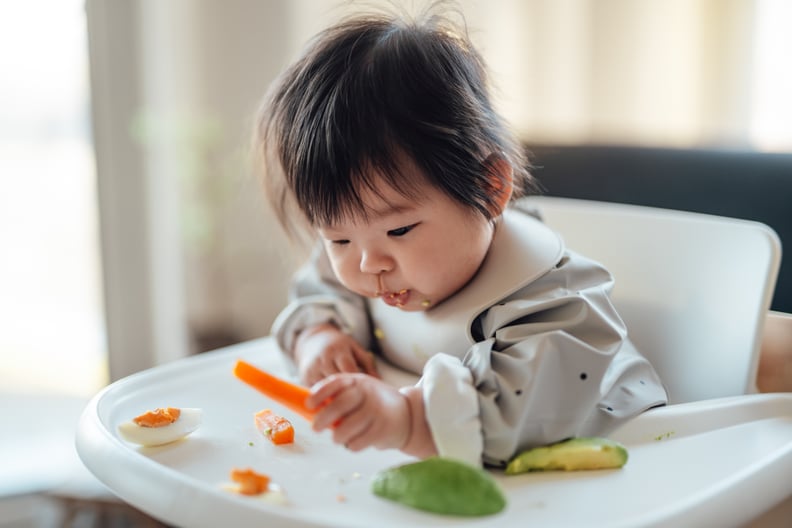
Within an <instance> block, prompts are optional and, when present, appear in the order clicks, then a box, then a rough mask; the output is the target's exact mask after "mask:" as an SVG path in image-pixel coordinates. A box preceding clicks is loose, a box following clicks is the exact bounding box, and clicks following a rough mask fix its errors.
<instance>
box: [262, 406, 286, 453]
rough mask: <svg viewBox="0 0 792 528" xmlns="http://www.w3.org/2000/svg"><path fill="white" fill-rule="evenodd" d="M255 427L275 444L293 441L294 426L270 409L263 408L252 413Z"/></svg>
mask: <svg viewBox="0 0 792 528" xmlns="http://www.w3.org/2000/svg"><path fill="white" fill-rule="evenodd" d="M254 420H255V423H256V428H257V429H258V430H259V431H260V432H261V434H263V435H264V436H266V437H267V438H269V439H270V441H272V443H273V444H275V445H282V444H291V443H294V427H293V426H292V424H291V422H290V421H289V420H287V419H286V418H284V417H282V416H278V415H277V414H275V413H273V412H272V411H271V410H270V409H264V410H262V411H259V412H257V413H256V414H255V415H254Z"/></svg>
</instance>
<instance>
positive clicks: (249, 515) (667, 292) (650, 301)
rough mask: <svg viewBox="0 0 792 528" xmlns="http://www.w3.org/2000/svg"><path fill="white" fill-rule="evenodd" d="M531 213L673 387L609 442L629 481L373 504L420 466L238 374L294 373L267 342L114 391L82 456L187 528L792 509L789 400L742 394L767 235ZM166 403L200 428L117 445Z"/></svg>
mask: <svg viewBox="0 0 792 528" xmlns="http://www.w3.org/2000/svg"><path fill="white" fill-rule="evenodd" d="M528 202H529V203H531V204H534V205H536V206H537V207H538V208H539V209H540V210H541V212H542V213H543V215H544V217H545V219H546V221H547V223H548V224H549V225H550V226H551V227H554V228H556V229H557V230H558V231H559V232H560V233H561V234H562V236H563V237H564V238H565V239H566V241H567V243H568V245H569V246H570V247H573V248H574V249H575V250H577V251H579V252H581V253H584V254H587V255H588V256H590V257H593V258H596V259H599V260H601V261H602V262H603V263H604V264H606V265H607V266H608V267H609V268H610V269H611V271H612V272H613V274H614V276H615V277H616V285H615V289H614V300H615V302H616V304H617V306H618V307H619V309H620V310H621V313H622V315H623V316H624V317H625V319H626V320H627V323H628V326H629V328H630V332H631V336H632V338H633V339H634V341H635V343H636V344H637V345H638V347H639V348H640V349H641V350H642V351H643V352H644V353H645V354H646V355H647V356H648V357H649V358H650V359H651V360H652V361H653V362H654V364H655V365H656V367H657V369H658V371H659V373H660V375H661V376H662V377H663V379H664V380H665V382H666V384H667V385H668V389H669V391H670V397H671V402H672V404H671V405H668V406H665V407H661V408H657V409H653V410H651V411H648V412H646V413H644V414H642V415H640V416H638V417H637V418H635V419H634V420H632V421H630V422H628V423H627V424H625V425H624V426H622V427H621V428H619V429H618V430H617V431H615V432H614V434H613V435H612V438H614V439H616V440H618V441H621V442H622V443H624V444H625V446H626V447H627V449H628V452H629V461H628V463H627V464H626V465H625V466H624V467H623V468H621V469H619V470H613V471H607V470H606V471H584V472H547V473H528V474H523V475H517V476H506V475H503V474H502V473H501V472H499V471H492V474H493V476H494V477H495V479H496V481H497V482H498V483H499V485H500V486H501V487H502V488H503V490H504V492H505V493H506V495H507V500H508V505H507V508H506V510H504V511H503V512H501V513H500V514H498V515H496V516H494V517H489V518H483V519H465V518H453V517H445V516H437V515H431V514H426V513H422V512H418V511H415V510H411V509H409V508H405V507H403V506H400V505H397V504H393V503H390V502H388V501H384V500H382V499H379V498H377V497H375V496H374V495H373V494H372V493H371V489H370V479H371V477H372V476H373V475H374V474H375V473H376V472H377V471H379V470H381V469H384V468H387V467H392V466H395V465H398V464H401V463H404V462H408V461H412V460H414V459H412V458H410V457H407V456H406V455H402V454H401V453H398V452H394V451H376V450H366V451H363V452H360V453H351V452H349V451H347V450H345V449H344V448H343V447H341V446H337V445H335V444H333V443H332V442H331V440H330V438H329V435H328V434H327V433H323V434H316V433H314V432H313V431H312V430H311V428H310V425H309V424H308V423H307V422H306V421H304V420H302V419H301V418H300V417H299V416H296V415H294V413H291V412H290V411H288V409H286V408H285V407H282V406H280V405H279V404H277V403H276V402H273V401H271V400H269V399H267V398H266V397H264V396H262V395H261V394H259V393H258V392H256V391H254V390H253V389H251V388H250V387H247V386H246V385H244V384H243V383H241V382H240V381H239V380H236V379H235V378H234V376H233V374H232V370H233V366H234V364H235V362H236V360H237V359H244V360H246V361H249V362H251V363H254V364H257V365H258V366H259V367H260V368H263V369H266V370H268V371H270V372H273V373H275V374H278V375H281V376H288V370H287V369H286V366H285V364H284V363H283V360H282V358H281V355H280V354H279V353H278V352H277V350H276V348H275V344H274V341H273V340H272V338H269V337H267V338H261V339H257V340H253V341H249V342H246V343H242V344H239V345H236V346H233V347H228V348H225V349H221V350H217V351H214V352H209V353H205V354H202V355H200V356H195V357H191V358H187V359H183V360H179V361H175V362H172V363H170V364H166V365H162V366H159V367H155V368H153V369H150V370H148V371H145V372H141V373H138V374H135V375H133V376H129V377H128V378H125V379H122V380H119V381H117V382H115V383H114V384H112V385H110V386H109V387H107V388H106V389H105V390H104V391H102V392H101V393H100V394H98V395H97V396H96V397H95V398H94V399H93V400H92V401H91V403H90V404H89V405H88V407H87V408H86V409H85V411H84V413H83V416H82V419H81V420H80V425H79V428H78V432H77V450H78V452H79V454H80V457H81V458H82V459H83V461H84V463H85V464H86V466H87V467H88V468H89V469H90V470H91V471H92V472H93V473H94V474H95V475H96V476H97V477H98V478H99V479H100V480H101V481H102V482H104V483H105V484H106V485H107V486H108V487H109V488H110V489H111V490H112V491H113V492H114V493H116V494H117V495H118V496H119V497H121V498H122V499H124V500H125V501H127V502H129V503H130V504H132V505H134V506H135V507H137V508H139V509H141V510H143V511H145V512H147V513H149V514H151V515H153V516H154V517H157V518H159V519H161V520H163V521H165V522H166V523H168V524H173V525H177V526H182V527H187V528H194V527H215V526H222V525H233V526H238V527H246V526H261V525H264V524H268V525H271V526H282V527H298V526H299V527H345V528H355V527H359V528H363V527H370V526H378V527H386V528H387V527H393V528H395V527H402V526H452V525H453V526H457V525H462V526H468V525H471V526H493V525H497V526H499V527H502V528H506V527H522V526H526V525H531V526H543V527H554V526H587V527H600V526H607V527H624V528H636V527H649V526H651V527H663V528H664V527H669V526H673V527H675V528H677V527H685V526H690V527H699V526H718V527H729V526H734V527H737V526H745V525H746V524H747V523H751V522H753V521H754V520H755V519H756V518H757V517H759V516H760V515H762V514H763V513H764V512H766V511H768V510H771V509H773V508H775V507H776V505H778V504H781V503H783V502H784V501H785V500H786V499H788V498H789V497H792V394H751V393H752V392H754V386H753V380H754V378H755V374H756V368H757V360H758V356H757V350H758V340H759V334H760V331H761V328H762V322H763V320H764V314H765V312H766V311H767V307H768V305H769V299H770V292H771V291H772V289H773V284H774V281H775V276H776V273H777V269H778V263H779V254H780V250H779V245H778V241H777V239H776V237H775V236H774V234H773V233H772V231H770V230H769V229H768V228H767V227H765V226H762V225H760V224H756V223H751V222H744V221H738V220H730V219H723V218H715V217H708V216H703V215H697V214H688V213H678V212H672V211H660V210H656V209H648V208H640V207H631V206H620V205H612V204H603V203H591V202H580V201H573V200H564V199H553V198H545V197H541V198H531V199H529V200H528ZM380 372H381V374H382V376H383V378H384V379H386V380H388V381H390V382H393V383H394V384H403V383H410V382H412V381H415V379H414V378H411V377H409V376H406V375H405V374H404V373H403V372H400V371H396V370H395V369H394V368H393V367H388V366H387V365H385V364H380ZM162 406H175V407H200V408H202V409H203V410H204V416H205V420H204V424H203V425H202V426H201V428H200V429H199V430H198V431H196V432H195V433H193V434H192V435H191V436H190V437H188V438H187V439H186V440H185V441H181V442H177V443H174V444H169V445H165V446H161V447H156V448H140V447H135V446H133V445H130V444H127V443H125V442H123V441H122V440H121V438H120V437H119V436H118V433H117V427H118V425H119V424H120V423H122V422H124V421H126V420H129V419H130V418H131V417H132V416H135V415H137V414H139V413H141V412H143V411H144V410H146V409H150V408H153V407H162ZM266 407H268V408H271V409H272V410H273V411H274V412H276V413H280V414H282V415H284V416H286V417H288V418H290V419H291V421H292V423H293V424H294V427H295V438H296V439H297V442H296V443H295V445H294V446H290V447H287V448H284V447H278V446H273V445H272V444H271V443H270V442H268V441H267V440H266V439H264V438H263V437H262V435H261V434H260V433H259V432H258V431H256V428H255V426H254V424H253V414H254V413H255V412H256V411H259V410H261V409H262V408H266ZM233 467H251V468H253V469H255V470H257V471H260V472H263V473H266V474H268V475H269V476H271V477H272V479H273V481H274V482H276V483H277V484H279V485H280V486H281V487H282V488H283V490H284V491H285V493H286V496H287V497H288V503H287V504H270V503H266V502H264V501H261V500H255V499H251V498H246V497H240V496H238V495H235V494H233V493H230V492H228V491H227V490H224V489H223V488H222V484H223V482H224V481H226V480H228V474H229V472H230V470H231V469H232V468H233ZM787 502H788V501H787ZM782 515H783V514H782ZM786 521H788V518H786V517H782V518H781V521H780V522H781V524H774V525H773V526H779V527H780V526H786V525H787V524H786ZM751 526H752V528H753V526H754V525H751ZM762 526H766V525H762Z"/></svg>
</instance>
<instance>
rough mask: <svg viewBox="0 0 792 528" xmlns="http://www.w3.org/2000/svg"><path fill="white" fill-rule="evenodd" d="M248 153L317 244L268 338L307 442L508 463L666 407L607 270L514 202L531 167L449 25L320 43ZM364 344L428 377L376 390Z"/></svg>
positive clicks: (376, 20)
mask: <svg viewBox="0 0 792 528" xmlns="http://www.w3.org/2000/svg"><path fill="white" fill-rule="evenodd" d="M257 145H258V149H259V152H260V154H261V155H262V161H263V166H264V172H265V185H266V187H267V190H268V196H269V198H270V200H271V202H272V204H273V207H274V208H275V211H276V212H277V214H278V217H279V219H280V221H281V223H282V224H283V225H284V227H285V228H286V229H287V230H288V231H289V232H290V233H291V234H292V235H296V234H298V233H301V232H307V233H309V234H310V235H311V236H312V237H313V238H314V239H315V240H316V243H315V247H314V251H313V254H312V256H311V258H310V260H309V262H307V263H306V265H305V266H303V267H302V268H301V270H300V271H299V272H298V273H297V274H296V275H295V278H294V282H293V287H292V299H291V302H290V304H289V305H288V306H287V307H286V308H285V310H284V311H283V312H282V313H281V314H280V315H279V317H278V318H277V320H276V321H275V324H274V327H273V334H274V335H275V336H276V339H277V341H278V344H279V345H280V347H281V349H282V350H283V351H284V352H285V353H286V354H287V356H288V357H289V358H290V360H291V361H292V362H293V364H294V365H295V367H296V369H297V372H298V374H299V376H300V378H301V379H302V381H303V382H305V383H306V384H309V385H311V395H310V396H309V398H308V401H307V404H308V405H309V406H311V407H315V408H318V409H320V410H319V413H318V414H317V416H316V419H315V420H314V424H313V427H314V429H315V430H317V431H321V430H323V429H330V430H331V431H332V436H333V440H334V441H335V442H337V443H339V444H343V445H345V446H346V447H347V448H348V449H350V450H353V451H357V450H361V449H364V448H367V447H375V448H379V449H391V448H392V449H400V450H401V451H403V452H405V453H408V454H411V455H414V456H417V457H427V456H431V455H435V454H437V455H441V456H447V457H453V458H456V459H459V460H463V461H466V462H469V463H472V464H476V465H481V464H482V463H484V464H487V465H493V466H504V465H505V464H506V463H507V462H508V461H509V460H510V459H511V458H512V457H513V456H514V455H516V454H517V453H519V452H520V451H522V450H525V449H528V448H530V447H534V446H537V445H542V444H548V443H551V442H556V441H560V440H563V439H566V438H569V437H574V436H584V435H599V436H603V435H607V434H608V433H609V432H610V431H612V430H613V429H614V428H616V427H618V426H619V425H621V424H622V423H624V422H625V421H627V420H629V419H630V418H632V417H634V416H636V415H637V414H639V413H641V412H643V411H645V410H646V409H649V408H651V407H655V406H658V405H663V404H665V403H666V401H667V397H666V392H665V389H664V387H663V384H662V383H661V381H660V380H659V379H658V376H657V374H656V373H655V371H654V369H653V368H652V366H651V365H650V364H649V363H648V361H647V360H646V359H645V358H644V357H643V356H641V355H640V353H639V352H638V351H637V350H636V349H635V347H634V346H633V345H632V343H631V342H630V341H629V339H628V337H627V329H626V328H625V327H624V323H623V322H622V320H621V318H620V317H619V315H618V313H617V312H616V311H615V309H614V307H613V305H612V303H611V301H610V299H609V291H610V289H611V287H612V285H613V278H612V277H611V275H610V274H609V273H608V271H607V270H606V269H604V268H603V267H602V266H601V265H599V264H598V263H596V262H593V261H591V260H589V259H587V258H585V257H584V256H582V255H579V254H576V253H575V252H573V251H572V250H570V249H568V248H566V247H564V244H563V242H562V240H561V239H560V237H559V236H557V235H556V234H555V233H554V232H553V231H551V230H550V229H549V228H548V227H546V226H545V225H544V224H543V223H542V222H541V221H539V220H538V219H537V218H536V217H535V216H534V215H532V214H531V212H530V211H529V210H527V208H526V207H525V205H524V204H522V205H521V203H520V201H519V198H520V197H521V196H524V195H526V194H528V193H530V192H531V191H532V190H534V189H535V187H536V186H535V182H534V181H533V178H532V176H531V174H530V172H529V170H528V168H529V163H528V162H527V160H526V159H525V156H524V153H523V151H522V149H521V148H520V145H519V143H518V142H517V141H516V139H515V138H514V137H513V136H512V135H511V133H510V132H509V130H508V128H507V126H506V124H505V122H504V120H503V119H502V118H501V117H500V116H499V115H498V114H497V113H496V112H495V110H494V109H493V105H492V102H491V100H490V94H489V87H488V80H487V75H486V70H485V66H484V64H483V61H482V59H481V57H480V56H479V54H478V53H477V52H476V50H475V49H474V47H473V46H472V45H471V43H470V41H469V39H468V38H467V36H466V35H465V33H464V31H462V30H460V29H458V28H457V27H455V26H454V25H453V24H452V23H451V22H450V21H449V20H447V19H446V18H444V17H442V16H439V15H437V14H432V13H427V14H425V15H422V16H421V17H419V18H416V19H408V18H400V17H395V16H387V15H369V16H361V17H357V18H351V19H348V20H345V21H343V22H341V23H339V24H337V25H335V26H333V27H331V28H329V29H327V30H325V31H323V32H322V33H320V34H319V35H318V36H317V37H316V38H315V39H314V40H313V41H312V43H311V44H310V46H309V47H308V49H307V51H306V52H305V53H304V55H303V56H302V57H301V58H300V59H299V60H297V61H296V63H294V64H293V65H292V66H291V67H290V68H288V69H287V70H286V71H285V72H284V73H283V75H282V76H281V77H280V78H279V79H278V80H277V81H276V82H275V83H274V84H273V86H272V88H271V90H270V92H269V93H268V95H267V97H266V100H265V104H264V105H263V108H262V111H261V114H260V117H259V121H258V134H257ZM370 350H373V351H375V352H376V353H377V354H380V355H381V356H382V357H383V358H385V359H386V360H387V361H389V362H390V363H393V364H395V365H397V366H399V367H401V368H403V369H405V370H407V371H410V372H413V373H415V374H417V375H420V380H419V381H418V383H417V384H416V385H414V386H406V387H402V388H395V387H392V386H391V385H389V384H387V383H385V382H384V381H382V380H381V379H380V378H379V376H378V374H377V369H376V366H375V361H374V356H373V355H372V353H371V352H369V351H370Z"/></svg>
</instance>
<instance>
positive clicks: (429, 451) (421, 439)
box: [399, 386, 437, 458]
mask: <svg viewBox="0 0 792 528" xmlns="http://www.w3.org/2000/svg"><path fill="white" fill-rule="evenodd" d="M399 392H400V393H401V394H402V395H403V396H404V398H405V400H406V401H407V410H408V417H409V418H408V419H409V425H408V433H407V439H406V441H405V443H404V445H403V446H402V447H401V449H400V451H401V452H403V453H405V454H408V455H412V456H415V457H418V458H426V457H429V456H432V455H436V454H437V448H436V447H435V443H434V439H433V438H432V432H431V430H430V429H429V424H428V423H427V421H426V410H425V409H424V403H423V392H422V391H421V388H420V387H415V386H411V387H402V388H401V389H399Z"/></svg>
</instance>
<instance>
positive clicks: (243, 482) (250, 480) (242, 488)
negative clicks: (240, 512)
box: [231, 469, 270, 495]
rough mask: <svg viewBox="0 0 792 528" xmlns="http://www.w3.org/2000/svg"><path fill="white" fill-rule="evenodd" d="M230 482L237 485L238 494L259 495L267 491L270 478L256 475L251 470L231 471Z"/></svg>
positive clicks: (259, 474)
mask: <svg viewBox="0 0 792 528" xmlns="http://www.w3.org/2000/svg"><path fill="white" fill-rule="evenodd" d="M231 480H232V481H233V482H236V483H237V484H239V490H238V491H239V493H241V494H242V495H260V494H262V493H264V492H265V491H267V488H268V487H269V482H270V478H269V477H268V476H267V475H262V474H261V473H256V472H255V471H253V470H252V469H233V470H231Z"/></svg>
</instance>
